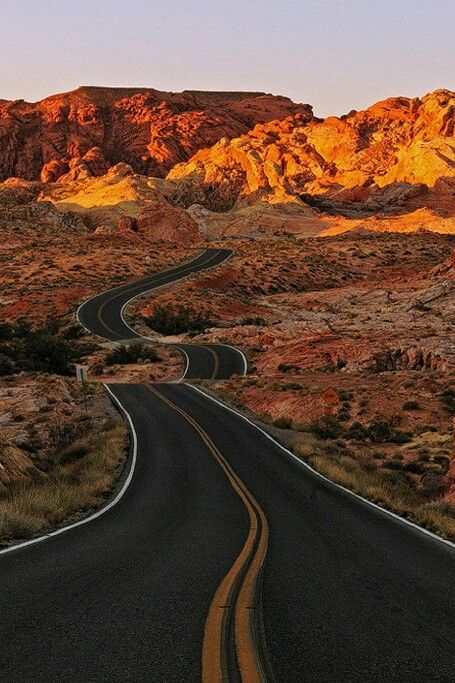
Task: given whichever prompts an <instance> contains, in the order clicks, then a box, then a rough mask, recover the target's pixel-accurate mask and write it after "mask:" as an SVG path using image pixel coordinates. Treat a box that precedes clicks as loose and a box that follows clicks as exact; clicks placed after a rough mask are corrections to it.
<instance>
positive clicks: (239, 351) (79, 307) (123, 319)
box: [76, 247, 248, 384]
mask: <svg viewBox="0 0 455 683" xmlns="http://www.w3.org/2000/svg"><path fill="white" fill-rule="evenodd" d="M219 249H222V247H220V248H219ZM229 251H230V254H229V255H228V256H226V258H225V259H224V260H223V261H221V262H220V263H216V264H214V265H213V266H210V268H204V270H201V271H198V272H201V273H203V272H206V271H208V270H211V269H212V268H216V267H217V266H220V265H221V264H223V263H226V261H228V260H229V259H230V258H231V257H232V256H233V255H234V251H233V250H229ZM203 253H204V252H203V251H202V252H201V253H199V254H197V255H196V256H195V257H194V258H192V259H187V260H186V261H182V263H179V264H178V265H177V266H173V267H172V268H170V269H168V271H161V272H159V273H157V275H165V274H166V273H167V272H169V271H172V270H173V269H175V268H179V267H180V266H182V265H190V264H191V263H193V261H196V260H197V259H198V258H199V257H200V256H202V255H203ZM209 262H210V261H209ZM189 275H193V273H185V274H184V275H182V276H181V277H179V278H177V279H176V280H172V282H166V283H165V284H164V285H158V286H155V287H151V288H150V289H147V290H144V291H142V292H139V293H138V294H136V295H135V296H132V297H131V298H130V299H128V301H125V303H124V304H123V306H122V308H121V310H120V318H121V319H122V322H123V324H124V325H125V327H127V328H128V329H129V330H131V332H133V333H134V334H136V335H137V337H138V339H147V340H149V341H153V342H157V340H156V339H152V338H151V337H146V336H144V335H142V334H139V333H138V332H136V330H135V329H134V328H133V327H131V326H130V325H128V323H127V322H126V320H125V317H124V315H123V311H124V310H125V308H126V307H127V306H128V304H130V303H131V302H132V301H134V299H138V298H139V297H140V296H143V295H145V294H150V293H151V292H154V291H156V290H159V289H164V288H166V287H169V286H171V285H173V284H174V283H176V282H179V281H180V280H184V279H185V278H187V277H188V276H189ZM128 284H134V281H133V282H131V283H128ZM123 287H125V285H118V286H117V287H113V288H112V289H108V290H106V291H105V292H100V293H98V294H95V295H93V296H91V297H89V298H88V299H86V300H85V301H83V302H82V303H81V304H80V305H79V306H78V308H77V311H76V319H77V321H78V322H79V324H80V325H82V327H83V328H84V329H85V330H86V332H88V333H89V334H92V335H93V332H92V331H91V330H89V329H88V328H87V327H86V326H85V325H84V323H83V322H82V321H81V319H80V317H79V311H80V310H81V308H82V307H83V306H84V305H85V304H86V303H87V302H88V301H91V300H92V299H95V298H96V297H97V296H100V295H101V294H107V292H113V291H115V290H116V289H122V288H123ZM93 336H95V337H99V338H100V339H105V337H101V336H100V335H97V334H95V335H93ZM157 343H159V341H158V342H157ZM216 345H217V346H225V347H226V348H229V349H233V350H234V351H237V353H239V354H240V355H241V357H242V360H243V366H244V369H243V374H244V375H246V374H247V372H248V360H247V357H246V355H245V354H244V352H243V351H242V350H241V349H238V348H237V347H236V346H231V345H230V344H216ZM162 346H172V347H173V348H176V349H178V351H180V353H181V354H183V356H184V360H185V368H184V370H183V374H182V376H181V377H179V378H178V379H176V380H174V381H173V382H172V384H180V383H181V382H183V380H184V379H185V377H186V375H187V373H188V370H189V367H190V359H189V358H188V354H187V352H186V351H185V349H183V348H182V347H181V346H179V345H178V344H162Z"/></svg>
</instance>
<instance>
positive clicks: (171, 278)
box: [77, 249, 246, 379]
mask: <svg viewBox="0 0 455 683" xmlns="http://www.w3.org/2000/svg"><path fill="white" fill-rule="evenodd" d="M231 253H232V252H231V251H230V250H229V249H205V250H204V251H203V252H202V253H201V254H199V255H198V256H196V257H195V258H193V259H191V260H189V261H185V262H184V263H182V264H179V265H177V266H175V267H173V268H169V269H168V270H165V271H161V272H160V273H157V274H155V275H151V276H149V277H144V278H142V279H140V280H136V281H134V282H131V283H129V284H127V285H123V286H120V287H116V288H115V289H111V290H109V291H107V292H103V293H101V294H98V295H97V296H94V297H93V298H91V299H89V300H88V301H86V302H85V303H83V304H82V306H80V308H79V310H78V313H77V316H78V319H79V321H80V322H81V323H82V325H84V327H86V328H87V329H88V330H90V332H92V333H93V334H95V335H97V336H99V337H102V338H103V339H108V340H110V341H121V340H125V339H141V338H142V337H141V335H140V334H138V333H137V332H135V331H134V330H133V329H131V327H129V326H128V325H127V324H126V322H125V320H124V318H123V316H122V311H123V308H124V306H125V305H126V304H127V303H128V302H129V301H131V299H134V298H135V297H137V296H140V295H141V294H144V293H146V292H150V291H152V290H153V289H156V288H159V287H162V286H165V285H169V284H170V283H173V282H176V281H178V280H180V279H181V278H184V277H188V276H189V275H191V274H193V273H198V272H201V271H203V270H206V269H208V268H213V267H215V266H217V265H219V264H220V263H222V262H223V261H225V260H226V259H228V258H229V257H230V255H231ZM175 346H176V348H178V349H179V350H181V351H182V353H183V355H184V358H185V362H186V369H185V375H184V377H185V379H194V378H199V379H215V378H217V379H222V378H227V377H231V376H232V375H234V374H241V375H242V374H244V373H245V371H246V359H245V357H244V355H243V354H242V353H241V352H240V351H239V350H238V349H236V348H233V347H231V346H225V345H223V344H209V345H207V346H196V345H194V344H176V345H175Z"/></svg>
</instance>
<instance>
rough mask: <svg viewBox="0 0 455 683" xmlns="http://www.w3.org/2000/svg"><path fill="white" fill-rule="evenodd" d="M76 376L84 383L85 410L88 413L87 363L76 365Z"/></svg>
mask: <svg viewBox="0 0 455 683" xmlns="http://www.w3.org/2000/svg"><path fill="white" fill-rule="evenodd" d="M76 377H77V379H78V381H79V382H81V383H82V391H83V393H84V405H85V412H86V413H88V410H87V391H86V382H87V365H76Z"/></svg>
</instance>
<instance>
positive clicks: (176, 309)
mask: <svg viewBox="0 0 455 683" xmlns="http://www.w3.org/2000/svg"><path fill="white" fill-rule="evenodd" d="M145 322H146V324H147V325H148V326H149V327H151V328H152V329H153V330H155V332H159V334H163V335H172V334H182V333H183V332H203V331H204V330H205V329H206V328H207V327H211V326H212V325H213V322H212V321H211V320H210V318H209V316H208V313H205V312H202V311H196V309H195V308H193V306H183V305H177V306H175V305H173V304H170V303H169V304H165V305H163V306H161V305H159V304H158V305H157V306H156V307H155V308H154V310H153V313H152V315H150V316H148V317H147V318H145Z"/></svg>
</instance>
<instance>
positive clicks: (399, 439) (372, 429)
mask: <svg viewBox="0 0 455 683" xmlns="http://www.w3.org/2000/svg"><path fill="white" fill-rule="evenodd" d="M368 433H369V437H370V439H371V441H372V442H373V443H385V442H390V443H397V444H400V443H408V442H409V441H410V440H411V436H412V435H411V434H410V433H409V432H404V431H402V430H400V429H395V428H394V427H393V426H392V425H391V424H390V422H387V421H386V420H376V421H375V422H372V424H371V425H370V426H369V427H368Z"/></svg>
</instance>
